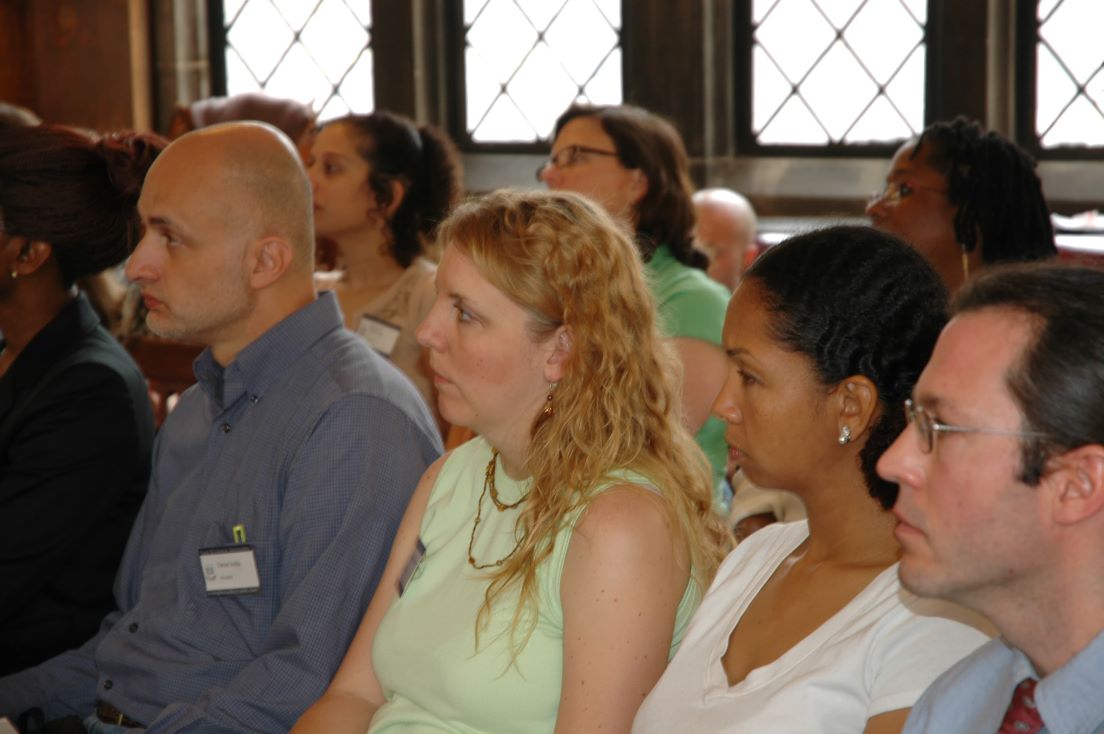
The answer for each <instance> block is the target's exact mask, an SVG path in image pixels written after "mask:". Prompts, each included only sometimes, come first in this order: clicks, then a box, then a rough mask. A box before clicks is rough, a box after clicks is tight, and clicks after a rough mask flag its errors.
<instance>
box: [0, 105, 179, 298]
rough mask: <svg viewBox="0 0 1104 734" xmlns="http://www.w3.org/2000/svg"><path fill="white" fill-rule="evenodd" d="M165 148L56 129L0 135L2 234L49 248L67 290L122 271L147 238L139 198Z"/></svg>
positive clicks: (137, 136) (133, 136)
mask: <svg viewBox="0 0 1104 734" xmlns="http://www.w3.org/2000/svg"><path fill="white" fill-rule="evenodd" d="M166 144H167V143H166V141H165V140H164V139H163V138H161V137H159V136H157V135H151V134H147V133H113V134H110V135H106V136H104V137H102V138H99V139H96V138H94V137H91V136H89V135H87V134H85V133H82V132H79V131H77V130H74V129H72V128H67V127H62V126H54V125H43V126H39V127H27V128H16V129H10V130H2V131H0V228H2V229H3V231H4V232H5V233H6V234H9V235H17V236H21V237H26V238H27V239H29V240H31V241H40V242H46V243H49V244H50V246H51V248H52V250H53V256H54V258H55V259H56V260H57V263H58V266H59V268H60V270H61V277H62V280H63V285H64V286H65V287H69V286H71V285H72V284H73V283H74V282H75V281H76V279H77V278H80V277H83V276H85V275H91V274H93V273H98V272H99V271H101V270H104V269H106V268H109V267H111V266H113V265H117V264H118V263H120V262H122V261H123V260H124V259H125V258H126V257H127V256H128V255H129V254H130V253H131V251H133V249H134V247H135V245H137V244H138V240H139V239H141V232H142V225H141V220H140V219H139V217H138V211H137V204H138V196H139V195H140V194H141V192H142V182H143V181H144V180H145V176H146V172H147V171H148V170H149V167H150V165H151V164H152V163H153V161H154V159H155V158H156V157H157V155H158V154H159V153H160V152H161V151H162V150H163V149H164V147H165V145H166Z"/></svg>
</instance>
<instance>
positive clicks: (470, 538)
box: [294, 192, 728, 734]
mask: <svg viewBox="0 0 1104 734" xmlns="http://www.w3.org/2000/svg"><path fill="white" fill-rule="evenodd" d="M440 239H441V242H442V244H444V245H445V246H446V248H445V252H444V255H443V257H442V259H441V263H440V266H439V268H438V272H437V300H436V302H435V303H434V306H433V308H432V310H431V311H430V314H429V316H428V317H427V318H426V320H425V321H424V322H423V323H422V325H421V326H420V327H419V329H418V338H419V341H420V342H421V343H422V344H423V346H425V347H427V348H428V350H429V352H430V364H431V366H432V367H433V369H434V372H435V380H434V381H435V385H436V387H437V391H438V404H439V407H440V410H441V413H442V415H443V416H444V417H445V418H446V419H447V420H449V422H451V423H454V424H458V425H463V426H467V427H469V428H471V429H472V430H474V431H475V432H476V433H477V434H479V435H480V438H478V439H476V440H474V441H472V442H470V443H468V444H466V445H464V446H462V447H460V448H459V449H457V450H456V451H454V452H452V453H451V454H448V455H446V456H445V457H443V458H442V459H441V460H439V461H438V462H437V463H436V464H434V465H433V466H432V467H431V468H430V469H429V471H427V472H426V475H425V476H424V477H423V478H422V481H421V483H420V485H419V487H418V489H417V490H416V491H415V494H414V497H413V499H412V500H411V503H410V506H409V508H408V509H407V513H406V516H405V518H404V520H403V523H402V525H401V526H400V528H399V531H398V535H397V536H396V538H395V542H394V544H393V546H392V552H391V558H390V560H389V561H388V565H387V568H386V570H385V571H384V576H383V578H382V580H381V582H380V585H379V590H378V591H377V592H376V595H375V597H374V598H373V600H372V602H371V604H370V605H369V607H368V610H367V613H366V614H365V617H364V621H363V622H362V624H361V628H360V630H359V631H358V632H357V635H356V638H355V639H354V640H353V643H352V646H351V647H350V649H349V652H348V654H347V655H346V657H345V660H344V662H343V663H342V665H341V668H340V669H339V670H338V672H337V675H336V676H335V677H334V680H333V682H332V684H331V685H330V687H329V689H328V690H327V691H326V693H325V695H323V697H322V698H321V699H319V701H318V702H317V703H315V705H314V706H312V707H311V708H310V709H309V710H308V711H307V713H306V714H304V716H303V718H302V719H300V721H299V723H298V724H297V725H296V727H295V729H294V731H296V732H344V731H348V732H357V734H363V732H365V731H366V730H367V731H370V732H413V731H446V732H496V733H500V732H578V731H594V730H598V729H601V730H603V731H607V732H627V731H628V730H629V726H630V724H631V722H632V718H633V715H634V713H635V711H636V708H637V707H638V706H639V705H640V702H641V701H642V700H643V698H644V696H645V695H646V694H647V693H648V691H649V690H650V689H651V687H652V686H653V685H654V683H655V682H656V680H657V679H658V678H659V675H660V673H662V671H663V668H664V667H665V665H666V663H667V659H668V657H669V655H670V654H671V653H672V652H673V649H674V647H675V646H676V645H677V643H678V640H679V638H680V636H681V632H682V628H683V625H684V624H685V622H686V619H687V616H688V615H689V614H690V612H691V611H692V609H693V608H694V607H695V606H696V604H697V601H698V599H699V597H700V594H701V591H702V590H703V589H704V588H705V586H706V585H707V584H708V582H709V579H710V577H711V576H712V574H713V573H714V571H715V570H716V567H717V564H718V562H719V560H720V558H722V557H723V555H724V552H725V550H726V548H727V546H728V536H727V535H726V533H725V530H724V528H723V526H722V524H721V522H720V521H719V520H718V519H717V518H716V517H715V516H714V515H713V513H712V512H711V509H710V504H711V483H710V473H709V465H708V462H707V461H706V459H705V457H704V456H703V455H702V453H701V451H700V450H699V449H698V448H697V446H696V445H695V444H694V441H693V438H692V437H691V436H690V435H689V434H688V433H687V431H686V429H685V428H684V427H683V425H682V416H681V414H680V401H679V399H678V390H677V388H676V387H675V386H676V385H677V380H678V377H677V367H676V362H675V358H674V355H673V353H672V351H671V348H670V347H669V346H668V344H666V343H665V342H664V341H663V339H662V337H661V335H660V333H659V331H658V328H657V324H656V316H655V306H654V302H653V300H652V297H651V296H650V295H649V292H648V288H647V286H646V284H645V280H644V276H643V274H642V269H641V263H640V258H639V255H638V254H637V252H636V249H635V247H634V246H633V244H632V243H631V242H630V241H629V240H628V239H627V237H626V235H625V234H624V233H623V232H622V231H621V229H620V228H619V227H618V226H617V225H615V224H614V223H613V221H612V220H611V219H610V218H609V216H608V215H607V214H605V213H604V212H602V210H601V209H600V208H598V207H597V206H596V205H593V204H590V203H588V202H587V201H586V200H584V199H583V198H581V197H579V196H577V195H575V194H567V193H544V192H540V193H536V192H534V193H510V192H500V193H497V194H492V195H490V196H488V197H486V198H484V199H482V200H479V201H475V202H471V203H468V204H466V205H464V206H462V207H460V209H458V210H457V212H456V213H455V214H454V215H453V216H452V217H450V218H449V220H447V221H446V222H445V224H444V225H442V228H441V232H440Z"/></svg>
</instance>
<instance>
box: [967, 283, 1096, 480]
mask: <svg viewBox="0 0 1104 734" xmlns="http://www.w3.org/2000/svg"><path fill="white" fill-rule="evenodd" d="M984 309H1008V310H1012V311H1018V312H1020V313H1022V314H1024V315H1025V316H1028V317H1029V318H1030V319H1032V321H1033V322H1034V324H1033V329H1032V331H1033V334H1032V337H1033V338H1032V341H1031V343H1030V344H1028V345H1027V346H1026V347H1025V348H1024V351H1023V354H1022V355H1021V356H1020V358H1019V360H1017V363H1016V364H1015V365H1014V366H1013V367H1012V369H1010V370H1009V371H1008V372H1007V373H1006V375H1005V380H1006V382H1007V384H1008V389H1009V392H1011V394H1012V397H1013V398H1014V399H1015V401H1016V404H1017V405H1018V407H1019V409H1020V412H1021V413H1022V414H1023V430H1024V431H1029V432H1032V433H1038V434H1040V435H1039V436H1037V437H1031V438H1025V439H1024V440H1023V441H1022V443H1021V449H1020V451H1021V459H1020V469H1019V479H1020V481H1022V482H1023V483H1024V484H1027V485H1030V486H1036V485H1038V484H1039V480H1040V479H1041V478H1042V477H1043V475H1044V474H1046V469H1047V463H1048V461H1049V460H1050V459H1051V457H1053V456H1056V455H1059V454H1063V453H1065V452H1067V451H1070V450H1072V449H1076V448H1079V447H1081V446H1086V445H1088V444H1104V272H1101V271H1099V270H1095V269H1090V268H1083V267H1073V266H1070V265H1065V264H1060V263H1032V264H1021V265H1008V266H1005V267H1002V268H995V269H993V270H992V271H991V272H987V273H984V274H982V275H981V276H980V277H978V278H977V279H976V280H974V281H971V282H970V283H967V284H966V286H965V287H964V288H963V289H962V290H961V291H959V292H958V294H957V295H956V296H955V300H954V303H953V305H952V309H951V310H952V313H954V314H956V315H957V314H964V313H971V312H976V311H981V310H984Z"/></svg>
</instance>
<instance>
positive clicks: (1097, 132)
mask: <svg viewBox="0 0 1104 734" xmlns="http://www.w3.org/2000/svg"><path fill="white" fill-rule="evenodd" d="M1042 143H1043V146H1044V147H1048V148H1053V147H1056V146H1059V145H1093V146H1100V145H1104V116H1102V115H1101V114H1100V109H1099V108H1098V107H1096V106H1094V105H1093V104H1092V103H1091V102H1089V100H1088V99H1087V98H1085V97H1084V96H1080V97H1078V98H1077V99H1075V100H1074V101H1073V104H1071V105H1070V106H1069V107H1068V108H1067V109H1066V111H1065V112H1063V113H1062V115H1061V116H1060V117H1059V118H1058V119H1057V120H1056V121H1055V123H1054V125H1052V126H1051V128H1050V130H1048V131H1047V134H1046V135H1044V136H1043V140H1042Z"/></svg>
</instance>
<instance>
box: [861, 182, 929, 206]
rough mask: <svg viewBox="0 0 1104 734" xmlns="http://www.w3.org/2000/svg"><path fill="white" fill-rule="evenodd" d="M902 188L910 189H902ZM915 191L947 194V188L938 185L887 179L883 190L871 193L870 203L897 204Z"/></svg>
mask: <svg viewBox="0 0 1104 734" xmlns="http://www.w3.org/2000/svg"><path fill="white" fill-rule="evenodd" d="M902 189H910V190H909V191H907V192H906V191H902ZM914 191H931V192H932V193H935V194H946V193H947V189H945V188H939V187H938V186H925V185H924V184H916V183H908V182H905V181H886V185H885V186H884V187H883V188H882V190H881V191H875V192H874V193H873V194H871V195H870V199H869V203H871V204H874V203H875V202H881V203H882V204H883V205H884V206H897V203H898V202H899V201H901V199H904V198H905V197H907V196H910V195H911V194H912V193H913V192H914Z"/></svg>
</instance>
